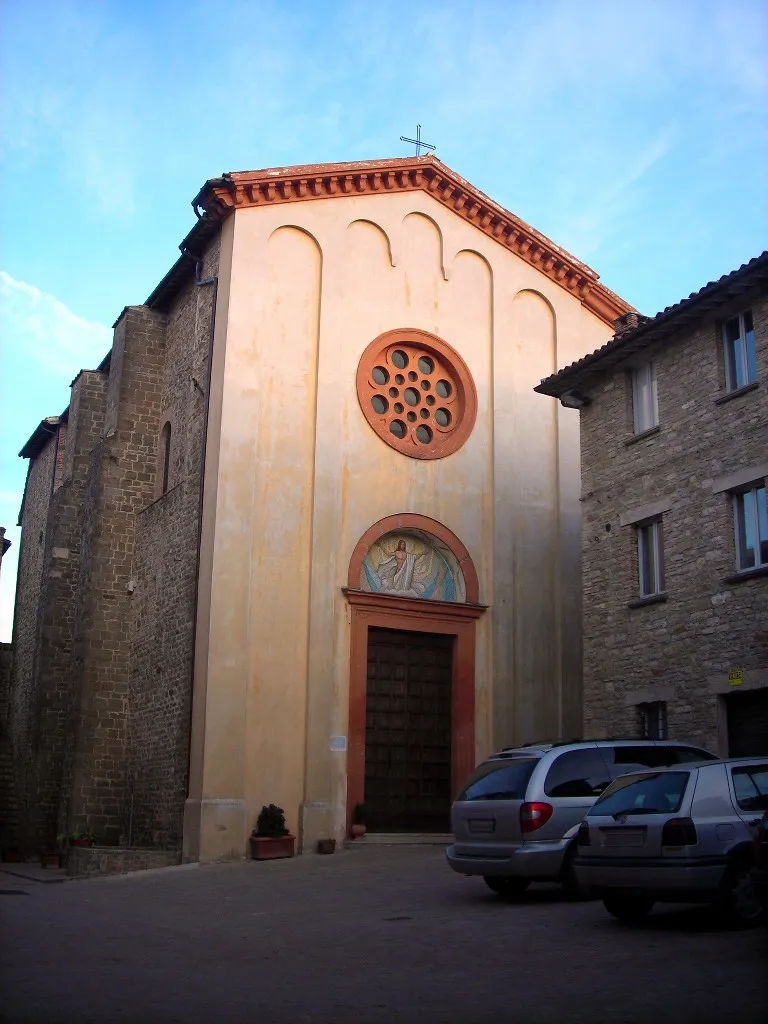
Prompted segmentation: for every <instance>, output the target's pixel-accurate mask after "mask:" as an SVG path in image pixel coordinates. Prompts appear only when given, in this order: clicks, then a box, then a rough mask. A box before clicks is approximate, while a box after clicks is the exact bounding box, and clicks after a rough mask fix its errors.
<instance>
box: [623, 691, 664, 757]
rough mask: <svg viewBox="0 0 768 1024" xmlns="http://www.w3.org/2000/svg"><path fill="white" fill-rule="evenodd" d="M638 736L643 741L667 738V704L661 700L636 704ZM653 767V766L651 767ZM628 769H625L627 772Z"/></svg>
mask: <svg viewBox="0 0 768 1024" xmlns="http://www.w3.org/2000/svg"><path fill="white" fill-rule="evenodd" d="M637 710H638V713H639V715H640V735H641V736H642V738H643V739H644V740H665V739H666V738H667V703H666V701H663V700H653V701H649V702H648V703H647V704H638V705H637ZM652 767H655V766H652ZM629 770H630V769H629V768H627V771H629Z"/></svg>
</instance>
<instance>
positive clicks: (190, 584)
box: [11, 156, 629, 861]
mask: <svg viewBox="0 0 768 1024" xmlns="http://www.w3.org/2000/svg"><path fill="white" fill-rule="evenodd" d="M194 206H195V210H196V213H197V215H198V221H197V224H196V225H195V227H194V228H193V230H192V231H191V232H190V234H189V235H188V236H187V238H186V239H185V240H184V242H183V243H182V247H181V248H182V256H181V257H180V259H179V260H178V261H177V263H176V264H175V265H174V267H173V268H172V269H171V271H170V272H169V273H168V275H167V276H166V277H165V278H164V280H163V281H162V282H161V283H160V284H159V285H158V287H157V288H156V289H155V291H154V292H153V293H152V295H151V296H150V297H149V299H148V300H147V302H146V303H145V304H144V305H143V306H134V307H128V308H127V309H126V310H124V312H123V314H121V317H120V318H119V320H118V321H117V324H116V325H115V340H114V345H113V348H112V350H111V352H110V353H109V355H108V356H107V358H106V359H105V360H104V362H103V363H102V364H101V366H99V367H98V368H96V369H95V370H91V371H83V372H81V373H80V374H79V375H78V377H77V378H76V379H75V381H74V382H73V386H72V397H71V402H70V404H69V406H68V408H67V409H66V410H65V412H64V413H63V414H62V415H61V416H59V417H49V418H48V419H47V420H44V421H43V422H42V423H41V424H40V426H39V427H38V428H37V430H36V431H35V433H34V434H33V435H32V437H31V438H30V441H29V442H28V444H27V445H26V446H25V449H24V450H23V451H22V455H25V456H26V457H28V458H29V460H30V470H29V477H28V482H27V489H26V492H25V498H24V507H23V510H22V526H23V543H22V549H21V552H20V576H19V587H18V596H17V614H16V625H15V637H14V640H15V651H16V657H15V666H14V678H13V685H12V698H11V701H12V706H11V720H12V733H13V736H14V743H15V759H16V763H17V766H18V780H17V789H18V793H19V803H20V806H21V807H22V819H23V821H24V823H25V824H24V826H23V827H24V829H26V833H25V835H26V839H25V842H26V844H27V846H30V845H34V843H38V844H40V843H43V842H44V841H45V837H46V836H49V835H50V834H52V832H53V830H54V829H55V830H57V831H62V830H63V829H65V828H71V827H73V826H77V825H79V824H83V825H88V826H89V827H91V828H92V829H93V831H94V832H95V833H96V834H97V837H98V838H99V839H100V841H102V842H105V843H114V844H118V843H126V842H130V843H132V844H138V845H146V846H160V847H166V848H174V847H181V848H183V855H184V857H185V859H187V860H203V861H207V860H216V859H224V858H228V857H240V856H242V855H243V854H244V852H245V846H246V839H247V836H248V834H249V833H250V830H251V829H252V828H253V826H254V824H255V819H256V816H257V814H258V811H259V809H260V808H261V806H262V805H263V804H265V803H277V804H280V805H281V806H282V807H284V808H285V810H286V814H287V819H288V824H289V826H290V827H291V829H292V830H295V831H296V832H297V834H298V835H299V837H300V842H301V847H302V848H303V849H305V850H309V849H311V848H312V847H313V845H314V843H315V841H316V840H317V839H319V838H325V837H336V838H337V839H341V838H342V837H343V836H344V835H345V834H346V832H347V829H348V825H349V821H350V815H351V812H352V809H353V808H354V806H355V805H356V804H359V803H362V804H364V806H365V814H366V820H367V823H368V827H369V829H370V830H375V831H384V832H430V831H437V832H441V831H445V830H446V829H447V827H448V810H449V806H450V800H451V798H452V796H453V794H454V793H455V791H456V789H457V787H458V786H459V785H460V783H461V781H462V779H463V777H464V776H465V775H466V774H467V773H468V772H469V771H470V770H471V769H472V768H473V766H474V765H475V763H476V762H477V760H479V759H480V758H481V757H483V756H484V755H485V754H487V753H488V752H489V751H490V750H491V749H492V748H494V747H499V746H503V745H510V744H513V743H520V742H526V741H530V740H536V739H543V738H544V739H546V738H552V739H554V738H558V737H563V736H572V735H577V734H579V733H580V731H581V727H582V688H581V603H580V571H579V564H580V514H579V494H580V482H579V424H578V414H577V413H576V412H575V411H574V410H570V409H565V408H562V407H561V406H555V404H554V403H552V405H549V404H548V403H546V402H542V401H541V399H540V398H539V397H538V396H537V395H536V394H535V393H534V391H533V388H534V386H536V385H537V384H538V383H539V381H540V380H541V379H542V378H545V377H547V376H549V375H550V374H552V373H554V372H555V370H556V369H557V368H558V367H559V366H563V365H567V364H569V363H571V362H573V361H575V360H576V359H578V358H580V357H581V356H583V355H584V354H585V353H586V352H591V351H594V350H595V349H597V348H599V347H600V346H602V345H603V344H605V343H606V342H607V341H608V340H609V339H610V338H611V336H612V333H613V331H612V325H613V321H614V320H615V319H616V318H617V317H619V316H620V315H622V314H624V313H626V312H627V310H628V308H629V307H628V306H627V304H626V303H624V302H623V301H622V300H621V299H619V298H618V297H617V296H615V295H614V294H613V293H611V292H610V291H608V290H607V289H606V288H604V287H603V286H602V285H601V284H600V283H599V281H598V279H597V275H596V274H595V273H594V271H592V270H590V269H589V268H588V267H586V266H585V265H584V264H582V263H580V262H578V261H577V260H575V259H574V258H573V257H572V256H570V255H569V254H567V253H566V252H564V251H563V250H562V249H560V248H559V247H557V246H556V245H554V243H552V242H551V241H549V240H548V239H546V238H545V237H544V236H542V235H541V234H539V233H538V232H537V231H535V230H534V229H533V228H531V227H529V226H528V225H526V224H524V223H523V222H522V221H520V220H519V219H518V218H516V217H515V216H514V215H512V214H510V213H508V212H507V211H505V210H503V209H502V208H501V207H499V206H498V205H497V204H496V203H494V202H493V201H492V200H491V199H489V198H488V197H487V196H484V195H483V194H482V193H480V192H478V191H477V190H476V189H475V188H474V187H473V186H471V185H470V184H469V183H468V182H466V181H464V180H463V179H461V178H459V177H458V176H457V175H456V174H455V173H454V172H452V171H451V170H450V169H449V168H447V167H446V166H445V165H443V164H441V163H440V162H439V161H438V160H436V159H435V158H434V157H431V156H430V157H418V158H412V159H406V160H388V161H387V160H385V161H380V162H376V163H356V164H338V165H318V166H309V167H295V168H283V169H273V170H266V171H256V172H244V173H234V174H230V175H224V176H222V177H221V178H218V179H213V180H211V181H209V182H207V183H206V185H205V186H204V188H203V189H202V190H201V192H200V194H199V195H198V196H197V198H196V200H195V202H194Z"/></svg>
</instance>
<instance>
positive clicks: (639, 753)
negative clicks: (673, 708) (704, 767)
mask: <svg viewBox="0 0 768 1024" xmlns="http://www.w3.org/2000/svg"><path fill="white" fill-rule="evenodd" d="M602 751H603V754H604V755H605V757H606V759H607V760H608V767H609V769H610V772H611V778H612V779H616V778H618V777H619V776H620V775H627V774H628V773H629V772H636V771H639V770H641V769H642V768H671V767H673V766H674V765H676V764H686V762H688V763H690V762H691V761H716V760H717V757H716V756H715V755H714V754H710V753H709V752H708V751H706V750H700V749H699V748H697V747H683V746H680V747H678V746H672V744H659V745H658V746H651V745H650V744H642V743H638V744H637V746H625V745H621V746H615V747H603V748H602Z"/></svg>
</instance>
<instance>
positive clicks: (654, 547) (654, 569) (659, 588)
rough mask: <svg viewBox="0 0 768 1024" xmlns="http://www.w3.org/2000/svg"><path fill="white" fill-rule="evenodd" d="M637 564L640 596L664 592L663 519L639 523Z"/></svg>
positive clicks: (650, 595) (652, 595)
mask: <svg viewBox="0 0 768 1024" xmlns="http://www.w3.org/2000/svg"><path fill="white" fill-rule="evenodd" d="M636 529H637V565H638V575H639V578H640V597H654V596H655V595H656V594H663V593H664V559H663V548H662V535H661V519H660V518H659V519H653V520H651V521H650V522H647V523H642V524H639V525H638V526H637V527H636Z"/></svg>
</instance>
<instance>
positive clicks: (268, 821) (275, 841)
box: [250, 804, 296, 860]
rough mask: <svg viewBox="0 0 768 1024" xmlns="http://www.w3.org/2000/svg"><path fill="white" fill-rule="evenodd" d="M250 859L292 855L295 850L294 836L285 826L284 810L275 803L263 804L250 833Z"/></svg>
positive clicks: (269, 858) (268, 858)
mask: <svg viewBox="0 0 768 1024" xmlns="http://www.w3.org/2000/svg"><path fill="white" fill-rule="evenodd" d="M250 844H251V858H252V860H275V859H276V858H277V857H292V856H293V855H294V853H295V850H296V837H295V836H292V835H291V833H290V832H289V831H288V829H287V828H286V827H285V811H284V810H283V809H282V807H278V806H277V805H276V804H269V806H266V805H265V806H264V807H262V808H261V811H260V812H259V817H258V818H257V819H256V828H255V829H254V830H253V832H252V833H251V838H250Z"/></svg>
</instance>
